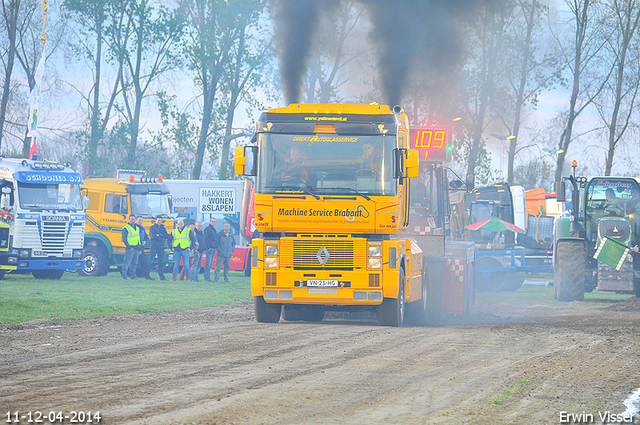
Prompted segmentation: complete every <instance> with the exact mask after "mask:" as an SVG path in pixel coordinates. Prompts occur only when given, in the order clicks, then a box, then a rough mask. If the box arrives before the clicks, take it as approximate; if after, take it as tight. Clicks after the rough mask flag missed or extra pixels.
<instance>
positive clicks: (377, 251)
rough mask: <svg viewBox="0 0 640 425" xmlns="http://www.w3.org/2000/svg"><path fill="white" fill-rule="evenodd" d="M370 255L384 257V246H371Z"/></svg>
mask: <svg viewBox="0 0 640 425" xmlns="http://www.w3.org/2000/svg"><path fill="white" fill-rule="evenodd" d="M369 257H382V247H381V246H379V245H378V246H369Z"/></svg>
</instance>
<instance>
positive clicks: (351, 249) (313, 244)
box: [280, 237, 366, 269]
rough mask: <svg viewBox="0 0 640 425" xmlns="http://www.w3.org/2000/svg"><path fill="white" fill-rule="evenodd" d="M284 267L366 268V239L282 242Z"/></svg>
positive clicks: (294, 240) (318, 239)
mask: <svg viewBox="0 0 640 425" xmlns="http://www.w3.org/2000/svg"><path fill="white" fill-rule="evenodd" d="M280 242H281V249H282V254H281V256H282V261H283V264H282V266H285V267H286V266H290V265H292V266H293V267H294V268H316V269H317V268H321V269H332V268H354V267H364V266H365V247H366V242H365V240H364V239H362V240H356V239H346V238H345V239H343V240H341V239H339V238H326V237H325V238H313V239H294V238H283V239H281V240H280Z"/></svg>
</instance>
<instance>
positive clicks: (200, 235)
mask: <svg viewBox="0 0 640 425" xmlns="http://www.w3.org/2000/svg"><path fill="white" fill-rule="evenodd" d="M193 233H195V235H196V250H195V255H194V256H193V271H192V272H191V279H192V280H193V281H194V282H199V279H198V276H199V275H200V269H202V254H204V252H205V251H206V246H207V245H206V242H205V241H204V232H203V231H202V222H201V221H196V227H195V229H193Z"/></svg>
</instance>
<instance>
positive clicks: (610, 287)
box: [553, 176, 640, 301]
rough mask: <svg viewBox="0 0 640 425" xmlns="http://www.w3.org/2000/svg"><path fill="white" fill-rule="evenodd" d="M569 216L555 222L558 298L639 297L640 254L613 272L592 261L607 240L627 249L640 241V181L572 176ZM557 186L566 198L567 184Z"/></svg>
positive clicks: (626, 259) (632, 254)
mask: <svg viewBox="0 0 640 425" xmlns="http://www.w3.org/2000/svg"><path fill="white" fill-rule="evenodd" d="M564 180H567V181H569V182H570V183H571V184H572V186H573V191H572V200H571V207H572V208H571V215H570V216H568V217H560V218H558V219H556V221H555V223H554V249H553V270H554V296H555V298H557V299H558V300H560V301H576V300H582V299H584V293H585V291H586V292H590V291H593V290H594V289H596V288H597V289H598V290H600V291H615V292H619V293H632V294H634V295H635V296H636V297H640V254H638V253H635V252H633V251H630V252H629V254H627V255H625V256H623V258H621V259H620V263H619V265H618V267H616V268H612V267H610V266H608V265H606V264H604V263H602V262H599V261H597V260H595V259H594V254H595V252H596V250H597V248H598V246H599V245H600V244H602V243H604V240H605V236H608V237H609V238H611V239H615V240H617V241H619V242H621V243H623V244H625V245H628V246H632V247H633V246H637V244H638V243H639V241H640V181H639V180H638V179H635V178H630V177H593V178H591V179H590V180H588V179H587V178H585V177H578V178H575V177H573V176H570V177H568V178H566V179H564ZM564 180H563V181H562V182H560V184H559V185H558V187H557V190H556V192H557V196H558V201H564V200H565V198H566V196H565V193H566V190H565V181H564Z"/></svg>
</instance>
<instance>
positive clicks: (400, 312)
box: [378, 269, 406, 326]
mask: <svg viewBox="0 0 640 425" xmlns="http://www.w3.org/2000/svg"><path fill="white" fill-rule="evenodd" d="M405 283H406V282H405V278H404V270H403V269H400V276H399V278H398V297H397V298H385V299H384V300H382V304H380V306H379V307H378V320H379V321H380V324H381V325H383V326H402V323H403V321H404V307H405V305H404V285H405Z"/></svg>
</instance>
